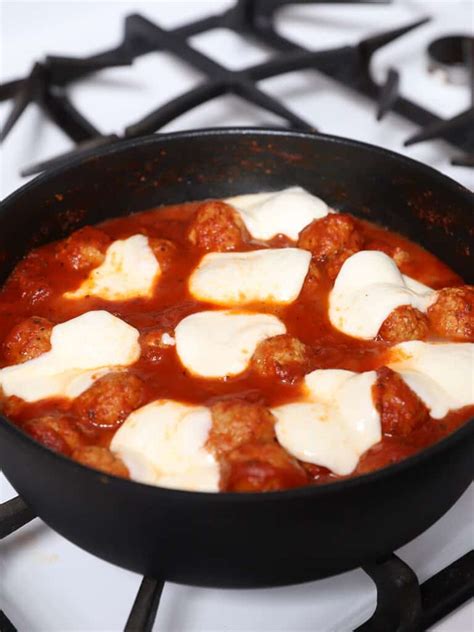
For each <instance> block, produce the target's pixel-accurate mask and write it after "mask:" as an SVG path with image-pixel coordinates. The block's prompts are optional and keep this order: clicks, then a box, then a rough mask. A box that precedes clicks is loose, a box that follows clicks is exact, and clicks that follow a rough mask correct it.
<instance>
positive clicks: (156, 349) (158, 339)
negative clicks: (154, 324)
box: [140, 328, 175, 362]
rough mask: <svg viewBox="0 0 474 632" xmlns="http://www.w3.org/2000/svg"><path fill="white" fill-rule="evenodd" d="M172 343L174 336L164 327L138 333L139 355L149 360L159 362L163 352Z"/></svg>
mask: <svg viewBox="0 0 474 632" xmlns="http://www.w3.org/2000/svg"><path fill="white" fill-rule="evenodd" d="M174 345H175V341H174V338H173V336H172V335H171V333H170V332H169V331H166V329H161V328H158V329H150V330H148V331H144V332H143V333H142V334H141V335H140V346H141V349H142V355H141V357H142V358H144V359H145V360H148V361H149V362H160V360H161V359H162V358H163V353H164V352H165V351H166V350H167V349H170V348H172V347H173V346H174Z"/></svg>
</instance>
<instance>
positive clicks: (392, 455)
mask: <svg viewBox="0 0 474 632" xmlns="http://www.w3.org/2000/svg"><path fill="white" fill-rule="evenodd" d="M418 449H419V448H417V447H416V446H411V445H407V444H406V443H405V442H403V440H402V439H396V438H392V437H386V438H385V439H384V441H383V443H378V444H377V445H375V446H373V447H372V448H371V449H370V450H368V451H367V452H366V453H365V454H363V455H362V456H361V458H360V461H359V463H358V465H357V469H356V473H357V474H368V473H369V472H375V471H376V470H380V469H381V468H383V467H388V466H389V465H394V464H395V463H399V462H400V461H403V459H406V458H407V457H409V456H411V455H412V454H415V453H416V452H417V451H418Z"/></svg>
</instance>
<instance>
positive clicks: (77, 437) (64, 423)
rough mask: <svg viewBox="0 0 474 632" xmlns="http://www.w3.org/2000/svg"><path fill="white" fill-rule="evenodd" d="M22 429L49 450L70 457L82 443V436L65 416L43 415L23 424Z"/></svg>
mask: <svg viewBox="0 0 474 632" xmlns="http://www.w3.org/2000/svg"><path fill="white" fill-rule="evenodd" d="M23 429H24V430H25V432H27V433H28V434H29V435H30V436H31V437H33V439H36V441H39V442H40V443H42V444H43V445H45V446H46V447H47V448H50V450H54V451H55V452H62V453H63V454H66V455H70V454H71V452H72V451H73V450H75V449H76V448H78V447H79V446H81V445H82V442H83V436H82V434H81V433H80V432H79V430H78V429H77V428H76V426H75V424H74V423H73V421H72V420H70V419H69V418H68V417H66V416H65V415H45V416H44V417H38V418H37V419H30V420H29V421H26V422H25V423H24V424H23Z"/></svg>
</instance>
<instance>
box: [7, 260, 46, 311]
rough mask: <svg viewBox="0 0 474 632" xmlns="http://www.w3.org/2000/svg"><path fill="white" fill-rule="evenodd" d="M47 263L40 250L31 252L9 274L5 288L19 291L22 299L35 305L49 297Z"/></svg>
mask: <svg viewBox="0 0 474 632" xmlns="http://www.w3.org/2000/svg"><path fill="white" fill-rule="evenodd" d="M47 274H48V262H47V260H46V258H45V257H44V256H43V255H42V252H41V250H33V251H32V252H30V253H29V254H28V255H26V257H25V258H24V259H22V260H21V261H20V262H19V263H18V264H17V266H16V267H15V269H14V270H13V272H12V273H11V275H10V277H9V279H8V281H7V283H6V287H7V288H10V287H13V288H15V289H16V290H17V291H19V293H20V296H21V298H22V299H27V300H28V302H29V303H30V304H31V305H36V304H37V303H40V302H42V301H44V300H46V299H48V298H49V297H50V296H51V293H52V288H51V285H50V284H49V282H48V281H47V280H46V276H47Z"/></svg>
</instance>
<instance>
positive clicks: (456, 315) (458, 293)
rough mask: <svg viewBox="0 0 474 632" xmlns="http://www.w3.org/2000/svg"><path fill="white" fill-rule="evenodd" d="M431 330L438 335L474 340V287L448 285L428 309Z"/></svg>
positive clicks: (452, 338) (461, 339)
mask: <svg viewBox="0 0 474 632" xmlns="http://www.w3.org/2000/svg"><path fill="white" fill-rule="evenodd" d="M428 320H429V323H430V327H431V331H432V332H433V333H434V334H436V335H437V336H441V337H443V338H450V339H451V340H459V341H465V342H474V287H473V286H472V285H463V286H462V287H447V288H444V290H440V291H439V292H438V298H437V300H436V303H434V305H432V306H431V307H430V308H429V309H428Z"/></svg>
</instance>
